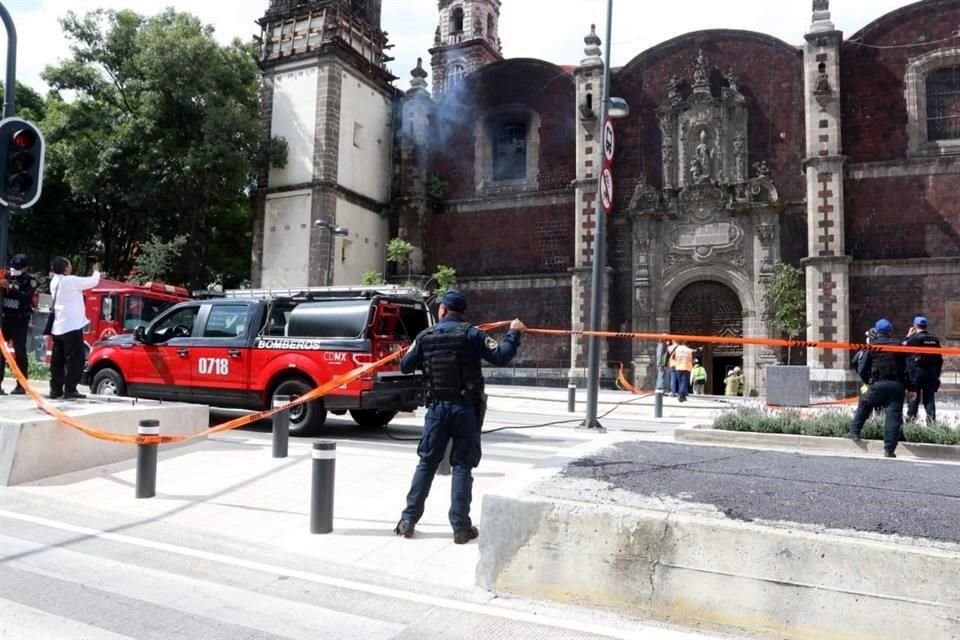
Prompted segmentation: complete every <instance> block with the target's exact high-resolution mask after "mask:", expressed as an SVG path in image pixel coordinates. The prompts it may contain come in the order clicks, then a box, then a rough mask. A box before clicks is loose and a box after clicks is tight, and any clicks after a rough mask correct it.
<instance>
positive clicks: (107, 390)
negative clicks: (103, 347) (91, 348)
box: [90, 367, 127, 396]
mask: <svg viewBox="0 0 960 640" xmlns="http://www.w3.org/2000/svg"><path fill="white" fill-rule="evenodd" d="M90 393H92V394H93V395H95V396H125V395H127V385H126V383H124V381H123V376H122V375H120V372H119V371H117V370H116V369H111V368H110V367H107V368H106V369H100V371H97V375H95V376H93V382H91V383H90Z"/></svg>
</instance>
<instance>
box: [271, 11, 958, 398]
mask: <svg viewBox="0 0 960 640" xmlns="http://www.w3.org/2000/svg"><path fill="white" fill-rule="evenodd" d="M500 5H501V2H500V0H440V2H439V4H438V27H437V30H436V33H435V37H434V41H433V46H432V47H431V48H429V50H428V51H427V53H428V54H429V62H428V66H429V68H430V70H431V76H432V78H431V80H432V84H431V85H429V86H428V84H427V82H426V78H427V72H426V70H425V69H424V67H423V65H421V64H418V66H417V68H416V69H414V70H413V71H412V81H411V87H410V89H409V90H408V91H406V92H403V93H401V92H399V91H397V90H396V89H393V88H392V77H391V76H389V74H388V73H386V71H385V66H384V64H385V62H386V61H387V58H386V56H385V55H384V47H386V46H387V44H386V38H385V35H384V34H383V32H382V30H381V29H380V25H379V11H380V3H379V0H366V1H364V0H353V1H349V0H319V1H314V2H284V1H282V0H274V1H273V2H271V9H270V11H268V14H267V16H266V17H265V18H264V20H263V22H262V24H263V26H264V36H263V38H264V42H263V45H262V47H263V49H262V51H263V53H262V55H261V60H262V64H263V68H264V75H265V116H264V117H265V118H270V120H269V122H270V124H271V125H272V127H273V129H272V135H283V137H285V138H287V136H288V135H296V134H297V130H298V129H297V127H298V126H299V125H292V124H291V123H290V120H291V119H292V120H296V117H299V116H297V114H304V113H306V114H308V116H309V118H312V120H311V126H310V127H307V129H309V135H308V136H307V138H310V139H312V140H313V141H314V143H313V146H312V147H310V148H309V149H307V148H306V147H304V150H305V151H309V152H310V153H312V154H313V155H312V156H311V157H305V156H303V155H301V152H298V153H297V154H293V153H291V162H292V163H293V164H294V166H293V167H292V168H288V169H286V170H285V171H286V173H287V174H291V173H292V172H293V171H294V170H298V171H301V174H299V175H298V176H296V177H291V176H290V175H287V176H286V177H284V176H283V175H282V174H281V173H280V172H277V171H276V170H275V171H273V172H271V174H270V175H269V176H264V179H263V181H262V182H261V185H260V186H261V198H260V202H261V206H260V210H259V215H258V222H257V225H258V226H257V238H258V239H259V243H258V244H257V245H256V246H255V247H254V252H255V265H256V266H255V272H254V274H253V275H254V280H255V282H256V283H257V284H260V285H262V286H279V284H280V281H279V280H278V278H279V276H278V275H277V274H280V273H283V274H284V275H283V278H288V279H287V280H284V281H283V282H284V283H285V284H288V285H289V286H303V285H305V284H323V283H324V281H325V279H326V278H327V274H328V272H329V270H331V269H332V270H333V272H334V274H336V277H335V278H334V281H335V282H337V283H341V282H342V283H347V282H356V281H357V276H358V274H359V273H362V271H365V270H367V269H368V268H370V269H378V270H382V269H383V258H384V256H383V244H384V243H385V242H386V241H387V240H388V239H389V238H391V237H401V238H403V239H405V240H407V241H408V242H410V243H411V244H412V245H413V246H414V247H415V250H414V253H413V255H412V257H411V264H410V270H411V271H412V272H413V273H414V274H422V275H423V276H426V275H427V274H430V273H432V272H433V271H434V270H435V269H436V267H437V265H449V266H452V267H454V268H455V269H456V270H457V276H458V279H459V282H460V285H459V286H460V287H461V288H462V289H463V290H465V291H466V292H467V293H468V295H469V298H470V300H471V307H472V308H471V316H472V318H473V319H475V320H478V321H485V320H495V319H502V318H512V317H515V316H519V317H521V318H523V319H524V320H525V321H527V322H528V324H530V325H531V326H539V327H547V328H573V329H584V328H587V327H588V325H589V310H590V299H591V291H590V286H591V270H592V259H593V255H594V251H593V249H594V247H593V242H594V230H595V228H596V215H597V213H596V212H597V203H596V198H597V197H598V188H597V187H598V177H599V176H598V171H599V168H600V166H601V160H600V149H599V140H600V135H601V125H602V123H601V122H600V117H599V114H600V101H601V96H602V93H603V86H602V83H603V77H604V76H603V60H602V59H601V57H600V52H601V49H600V45H601V42H600V39H599V38H598V37H597V35H596V33H594V32H593V31H592V30H591V33H589V34H588V35H587V37H586V38H585V48H584V57H583V59H582V60H581V61H580V64H579V65H576V66H559V65H557V64H554V63H551V62H547V61H543V60H536V59H509V60H505V59H503V57H502V53H501V44H500V40H499V18H500ZM308 9H309V11H308ZM328 11H335V12H336V13H337V14H338V15H341V16H342V15H347V16H349V20H354V21H356V24H358V25H360V26H362V28H361V29H360V31H361V32H362V33H365V34H367V35H366V37H367V38H368V40H365V41H364V42H369V43H371V44H370V46H369V48H364V46H366V45H364V46H358V45H357V44H356V42H357V38H356V37H354V40H349V39H347V38H346V32H345V31H343V30H342V29H341V28H340V27H331V26H329V23H324V24H325V25H327V26H325V27H323V28H322V29H320V31H319V32H318V33H319V35H314V36H311V35H309V33H310V32H309V29H308V30H307V32H305V33H307V35H304V36H300V42H301V43H303V44H302V46H303V47H304V49H303V50H302V51H299V52H298V51H296V46H297V45H296V43H297V42H298V39H297V38H298V36H297V33H299V32H298V31H297V29H298V28H300V27H298V25H304V24H306V25H308V27H309V25H310V24H313V23H312V22H311V21H312V20H313V19H314V18H312V17H308V18H307V19H306V22H304V18H303V16H305V15H307V13H309V14H310V16H313V15H314V14H316V13H323V14H325V15H326V13H327V12H328ZM271 12H272V13H271ZM811 17H812V19H811V23H810V24H809V25H801V26H799V27H798V40H799V41H801V44H799V45H795V44H789V43H785V42H783V41H780V40H778V39H776V38H772V37H770V36H766V35H763V34H759V33H754V32H745V31H733V30H709V31H700V32H695V33H690V34H686V35H683V36H680V37H678V38H674V39H672V40H670V41H667V42H664V43H662V44H660V45H657V46H655V47H652V48H651V49H648V50H646V51H643V52H640V53H639V54H638V55H637V56H636V57H634V58H633V59H632V60H631V61H630V62H629V63H628V64H626V65H625V66H623V67H621V68H618V69H614V70H613V73H612V77H611V87H610V90H611V94H612V95H615V96H619V97H622V98H624V99H625V100H626V101H627V102H628V103H629V104H630V106H631V114H630V116H629V117H627V118H625V119H622V120H618V121H616V124H615V126H616V136H617V155H616V160H615V162H614V166H613V178H614V184H615V190H614V191H615V199H614V207H613V211H612V212H611V213H610V214H609V215H607V218H606V222H607V224H606V229H607V231H606V234H605V243H606V244H605V247H606V264H605V265H604V267H605V268H604V282H603V292H602V293H603V295H602V300H603V313H602V315H603V318H604V321H603V327H602V328H604V329H608V330H611V331H620V332H631V331H637V332H647V333H661V332H662V333H667V332H669V333H675V334H691V335H704V336H748V337H779V336H777V333H776V331H775V330H774V329H773V327H772V326H771V320H770V309H768V308H767V305H766V303H765V297H764V295H763V292H764V283H765V282H766V281H767V280H768V279H769V278H770V277H771V276H772V273H773V269H774V265H775V264H776V263H777V262H778V261H782V262H785V263H788V264H792V265H795V266H797V267H800V268H802V269H803V271H804V274H805V281H806V299H807V304H806V307H807V308H806V312H807V313H806V318H807V323H808V328H807V334H806V338H807V339H809V340H826V341H840V342H846V341H853V342H861V341H862V337H863V333H864V331H865V330H866V329H867V328H869V327H870V326H872V324H873V323H874V322H875V321H876V320H877V319H878V318H880V317H888V318H889V319H891V320H892V321H893V323H894V325H895V327H896V329H897V331H898V332H900V333H903V332H905V331H906V329H907V328H908V327H909V324H910V321H911V320H912V318H913V316H915V315H919V314H922V315H926V316H927V317H928V318H929V319H930V322H931V329H932V330H933V331H934V332H935V333H938V334H939V335H940V336H941V338H944V339H945V342H946V343H947V344H956V341H957V340H960V208H958V206H957V204H956V202H957V198H956V196H957V195H958V192H960V33H957V32H956V29H957V25H960V0H923V1H921V2H917V3H915V4H912V5H909V6H907V7H904V8H902V9H900V10H897V11H895V12H893V13H891V14H888V15H886V16H879V17H878V18H877V20H876V21H874V22H873V23H871V24H870V25H868V26H867V27H865V28H864V29H862V30H861V31H860V32H858V33H857V34H854V35H853V36H852V37H849V38H845V37H844V35H843V34H842V33H840V32H838V31H837V30H836V29H835V27H834V25H833V23H832V22H831V20H830V10H829V1H828V0H814V1H813V3H812V13H811ZM341 19H342V18H341ZM286 24H292V25H293V26H292V27H289V29H290V30H291V31H290V38H289V42H290V44H289V45H285V44H284V42H285V40H284V34H285V33H286V32H285V31H284V29H285V28H286V27H284V25H286ZM337 24H340V23H337ZM804 27H806V28H804ZM351 33H353V32H351ZM311 38H314V42H315V46H311V45H310V42H311ZM351 43H352V44H351ZM284 46H287V47H290V48H291V49H289V50H288V52H286V53H285V52H284V49H283V47H284ZM271 52H278V53H275V54H273V55H274V57H273V58H271V57H270V56H271ZM297 65H300V67H297ZM295 67H296V68H303V69H304V70H306V69H317V73H318V74H319V75H318V76H316V77H314V76H309V77H308V78H307V79H304V80H299V82H301V83H302V86H307V87H309V88H310V90H309V91H307V90H301V89H291V90H287V89H284V91H286V92H287V93H285V94H284V93H281V94H279V95H288V94H289V95H288V97H287V98H284V99H285V100H286V101H287V102H288V103H296V102H297V100H300V107H298V109H299V110H297V109H294V110H289V109H288V111H287V112H282V113H281V111H280V110H282V109H284V108H287V107H282V106H280V105H281V102H282V101H281V100H280V99H279V98H278V97H277V96H278V93H277V89H276V87H277V86H278V85H279V84H281V83H287V82H298V80H296V79H293V80H292V81H288V79H287V77H286V76H285V75H283V74H290V73H296V69H295ZM324 69H327V71H324ZM333 77H336V78H339V80H338V82H340V83H341V85H343V86H346V84H347V80H345V79H349V83H353V82H357V83H359V84H362V85H363V86H364V91H361V92H354V93H351V94H350V95H347V91H346V89H341V91H340V94H339V95H337V96H332V92H330V91H328V90H326V89H324V87H329V86H330V78H333ZM324 83H326V84H324ZM314 87H316V89H315V90H314ZM298 92H299V93H298ZM368 92H369V95H367V93H368ZM297 96H299V97H297ZM324 100H325V102H324ZM337 100H338V101H339V102H336V104H335V105H334V102H335V101H337ZM354 100H359V101H360V102H359V103H357V104H355V103H354V102H352V101H354ZM381 103H382V107H381ZM334 109H335V111H336V113H335V115H332V114H333V110H334ZM278 113H281V115H280V116H278ZM334 118H338V119H339V125H338V130H337V132H335V133H334V132H331V131H330V121H331V119H334ZM362 118H367V120H364V121H363V122H360V119H362ZM371 118H372V119H371ZM378 118H379V119H378ZM368 122H369V123H373V124H368ZM355 126H360V127H361V130H363V129H364V128H367V127H369V128H370V129H371V131H373V130H375V131H376V132H377V133H378V134H379V133H381V132H382V133H383V134H384V138H383V139H387V138H389V145H386V144H383V145H381V146H378V147H375V148H373V149H371V148H370V147H369V145H368V146H367V147H366V151H367V153H369V154H373V155H372V156H371V157H373V158H374V159H375V162H373V163H371V162H368V161H363V169H364V170H365V177H364V180H362V181H358V180H357V177H356V175H355V173H356V171H355V168H356V166H357V165H356V162H357V157H358V156H357V154H358V153H361V152H363V150H364V148H363V147H357V148H356V149H354V148H351V147H350V145H346V144H344V143H343V140H344V136H345V135H346V134H345V133H344V130H348V131H349V130H355ZM284 127H286V128H284ZM352 127H353V129H352ZM301 128H302V127H301ZM385 129H386V130H385ZM337 141H339V144H336V143H337ZM288 143H289V139H288ZM388 147H389V148H388ZM290 148H291V151H293V148H294V145H293V144H291V146H290ZM311 161H312V165H311ZM288 167H290V165H289V164H288ZM298 167H299V169H298ZM380 172H382V173H380ZM284 180H285V181H286V182H284ZM351 180H353V182H351ZM374 183H375V184H376V185H377V187H378V188H365V189H364V188H360V187H361V186H362V185H366V186H367V187H370V186H371V185H373V184H374ZM378 189H379V190H378ZM290 194H300V195H299V196H297V195H290ZM297 197H299V198H301V200H300V201H297V202H296V204H295V205H294V201H295V198H297ZM304 197H309V202H310V204H307V202H306V201H305V200H303V198H304ZM331 202H332V203H334V204H329V203H331ZM284 203H289V204H291V206H290V207H289V208H284V207H285V204H284ZM297 207H299V209H297ZM307 210H309V215H307V214H306V213H305V212H306V211H307ZM297 211H299V212H300V213H296V212H297ZM327 211H335V212H336V217H335V219H334V220H333V222H335V223H336V224H337V225H339V226H341V227H345V228H349V229H351V230H353V229H356V230H357V231H359V232H362V233H363V234H364V235H363V237H360V236H357V237H354V238H348V239H347V240H340V239H335V238H334V237H333V236H332V235H330V233H329V229H328V228H323V227H313V226H309V232H305V231H304V233H303V234H297V233H291V237H294V236H298V235H302V236H303V237H298V238H297V240H298V242H299V243H300V245H302V246H300V248H299V249H297V251H293V250H291V249H283V250H282V251H279V253H278V249H279V248H280V247H285V246H287V245H284V244H283V242H284V240H283V238H282V236H281V235H279V234H281V233H282V232H286V231H283V230H284V229H286V228H287V226H290V227H291V228H294V227H296V224H304V223H303V220H307V223H309V222H310V221H309V220H308V219H307V218H308V217H309V216H313V217H317V216H319V215H322V214H323V213H324V212H327ZM297 216H299V217H297ZM294 218H295V219H296V220H297V221H298V222H295V223H294V224H293V225H287V222H286V221H287V220H291V219H294ZM301 219H302V220H301ZM304 229H306V228H304ZM304 229H301V231H303V230H304ZM271 234H274V235H271ZM328 241H329V242H328ZM347 241H349V242H351V244H352V245H353V246H352V247H351V253H350V255H348V253H347V252H345V251H344V249H343V247H342V246H341V245H340V244H337V243H341V242H347ZM298 246H299V245H298ZM330 248H333V249H334V250H335V251H336V250H339V252H338V253H331V252H329V249H330ZM360 248H362V249H364V251H359V250H358V249H360ZM330 258H335V259H334V260H331V259H330ZM351 260H352V261H353V262H351ZM284 261H286V262H284ZM281 263H282V265H289V266H282V265H281ZM296 265H302V266H300V267H299V268H300V269H301V270H300V271H297V270H296V268H297V267H296ZM283 269H287V271H283ZM405 271H406V269H404V270H403V272H405ZM403 272H402V273H403ZM298 278H299V279H300V280H297V279H298ZM654 350H655V345H653V344H651V343H645V342H640V341H630V340H609V341H603V342H602V351H601V354H602V355H601V362H602V363H604V364H605V365H606V366H604V375H605V377H606V378H608V379H609V378H612V377H613V375H614V373H615V371H616V369H617V367H618V363H622V364H623V365H624V366H625V368H626V369H627V370H628V371H629V372H631V373H632V376H633V378H634V380H635V383H636V384H637V385H638V386H640V387H642V388H652V381H653V377H654V374H655V370H654ZM586 353H587V345H586V342H585V341H584V340H582V339H580V338H576V337H573V338H569V339H563V340H561V339H557V338H545V337H533V336H531V337H530V339H528V340H527V342H526V344H525V347H524V349H523V351H522V352H521V355H520V356H519V364H518V367H520V369H521V370H525V371H526V372H527V373H531V372H535V375H538V376H539V377H541V378H543V377H547V378H554V379H556V380H563V379H566V378H567V377H573V378H578V377H580V376H582V374H583V367H584V365H585V361H586ZM700 355H701V358H702V359H703V361H704V364H705V366H706V368H707V370H708V373H709V374H710V377H711V378H712V379H713V380H714V381H715V382H719V381H720V380H722V377H723V375H724V373H725V372H726V371H727V370H729V369H730V368H731V367H733V366H735V365H737V366H742V367H743V370H744V372H745V374H746V379H747V387H748V390H749V391H755V392H758V393H763V390H764V386H765V368H766V367H767V366H768V365H770V364H773V363H776V362H778V361H779V362H783V360H784V357H785V354H784V353H783V352H782V351H780V350H774V349H771V348H767V347H760V346H724V345H716V344H704V345H702V349H701V351H700ZM793 355H794V362H796V361H797V355H798V354H797V353H794V354H793ZM799 355H800V358H799V359H800V361H802V362H805V363H806V364H807V365H808V366H809V367H810V368H811V376H812V378H813V380H814V385H815V390H816V391H817V392H819V393H820V394H823V395H831V394H838V393H842V392H844V391H845V390H847V389H849V388H850V387H851V386H852V384H853V379H852V376H851V372H850V370H849V366H848V362H849V354H848V353H846V352H843V351H826V350H821V349H808V350H807V351H806V353H804V354H799ZM951 366H953V365H948V367H947V368H948V369H949V368H950V367H951ZM954 368H955V366H954Z"/></svg>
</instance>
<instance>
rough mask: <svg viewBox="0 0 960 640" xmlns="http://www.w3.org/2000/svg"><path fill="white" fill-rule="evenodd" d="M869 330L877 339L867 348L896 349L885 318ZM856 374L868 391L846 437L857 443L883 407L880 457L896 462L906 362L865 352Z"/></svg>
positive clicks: (884, 353) (885, 354)
mask: <svg viewBox="0 0 960 640" xmlns="http://www.w3.org/2000/svg"><path fill="white" fill-rule="evenodd" d="M873 329H874V331H875V332H876V334H877V337H876V338H875V339H873V340H871V341H870V344H871V345H873V346H892V345H900V341H899V340H897V339H896V338H894V337H893V324H892V323H891V322H890V321H889V320H887V319H886V318H881V319H880V320H877V323H876V324H875V325H873ZM857 373H858V374H859V375H860V379H861V380H863V382H865V383H867V384H869V385H870V388H869V389H868V390H867V392H866V393H865V394H863V395H862V396H860V402H859V404H858V405H857V411H856V413H854V415H853V420H852V421H851V422H850V431H849V433H848V434H847V437H848V438H850V439H851V440H853V441H854V442H859V441H860V432H861V430H862V429H863V424H864V423H865V422H866V421H867V418H869V417H870V414H871V413H873V412H874V410H876V409H877V408H878V407H883V410H884V413H885V415H886V417H885V419H884V424H883V455H884V456H885V457H887V458H896V457H897V454H896V453H894V452H895V451H896V448H897V445H898V444H899V443H900V439H901V432H900V428H901V427H902V426H903V401H904V399H905V397H906V393H907V392H906V387H905V382H906V373H907V372H906V358H904V355H903V354H902V353H896V352H892V351H872V350H871V351H867V352H866V353H865V354H864V356H863V358H861V360H860V362H859V367H858V369H857Z"/></svg>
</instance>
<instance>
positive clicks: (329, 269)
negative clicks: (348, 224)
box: [327, 224, 334, 287]
mask: <svg viewBox="0 0 960 640" xmlns="http://www.w3.org/2000/svg"><path fill="white" fill-rule="evenodd" d="M328 230H329V231H330V251H328V252H327V286H328V287H332V286H333V247H334V238H333V225H332V224H331V225H330V227H328Z"/></svg>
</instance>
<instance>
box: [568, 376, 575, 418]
mask: <svg viewBox="0 0 960 640" xmlns="http://www.w3.org/2000/svg"><path fill="white" fill-rule="evenodd" d="M576 410H577V383H576V382H574V381H573V380H571V381H570V382H568V383H567V412H568V413H574V412H575V411H576Z"/></svg>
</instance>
